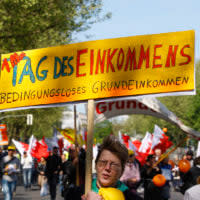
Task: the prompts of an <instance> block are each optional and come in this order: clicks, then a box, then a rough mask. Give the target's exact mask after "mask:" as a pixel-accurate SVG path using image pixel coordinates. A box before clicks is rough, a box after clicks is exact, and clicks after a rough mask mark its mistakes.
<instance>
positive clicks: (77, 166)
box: [74, 105, 80, 186]
mask: <svg viewBox="0 0 200 200" xmlns="http://www.w3.org/2000/svg"><path fill="white" fill-rule="evenodd" d="M74 143H75V151H76V153H75V154H76V158H78V140H77V128H76V105H74ZM76 185H77V186H79V185H80V182H79V160H78V159H77V163H76Z"/></svg>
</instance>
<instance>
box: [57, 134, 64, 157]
mask: <svg viewBox="0 0 200 200" xmlns="http://www.w3.org/2000/svg"><path fill="white" fill-rule="evenodd" d="M58 146H59V151H60V155H62V153H63V148H64V142H63V138H60V139H59V140H58Z"/></svg>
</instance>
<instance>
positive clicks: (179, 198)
mask: <svg viewBox="0 0 200 200" xmlns="http://www.w3.org/2000/svg"><path fill="white" fill-rule="evenodd" d="M38 199H41V200H50V196H49V195H48V196H46V197H40V190H39V187H38V186H36V185H35V186H33V187H32V188H31V190H30V191H25V190H24V187H23V186H17V190H16V195H15V196H14V198H13V200H38ZM0 200H3V194H2V192H0ZM56 200H63V198H62V197H61V195H60V193H59V188H58V187H57V197H56ZM170 200H183V195H182V194H181V193H180V192H174V191H173V189H172V190H171V198H170Z"/></svg>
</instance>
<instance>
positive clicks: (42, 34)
mask: <svg viewBox="0 0 200 200" xmlns="http://www.w3.org/2000/svg"><path fill="white" fill-rule="evenodd" d="M101 11H102V0H1V1H0V53H8V52H15V51H22V50H27V49H35V48H42V47H49V46H58V45H61V44H67V43H69V42H71V39H72V34H73V33H75V32H79V31H84V30H87V29H88V28H90V26H91V25H92V24H93V23H95V22H98V21H101V20H104V19H106V18H109V16H110V14H109V13H108V14H105V15H104V16H102V15H101ZM1 87H6V86H1ZM63 109H64V108H45V109H44V108H43V109H42V108H41V109H29V110H21V111H15V112H5V113H1V114H0V118H2V117H5V116H7V115H13V116H16V115H17V117H10V118H6V119H4V120H2V121H1V122H3V123H6V124H7V125H8V133H9V136H10V139H11V137H15V138H17V139H27V138H28V137H29V136H30V135H31V134H34V135H36V136H37V137H39V138H41V137H42V136H43V135H45V136H50V135H51V134H52V126H55V125H57V126H58V125H59V123H60V119H61V117H62V111H63ZM27 113H32V114H33V117H34V122H33V125H32V126H27V125H26V117H23V116H22V117H18V115H26V114H27Z"/></svg>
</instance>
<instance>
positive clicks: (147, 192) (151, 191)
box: [141, 155, 162, 200]
mask: <svg viewBox="0 0 200 200" xmlns="http://www.w3.org/2000/svg"><path fill="white" fill-rule="evenodd" d="M155 162H156V157H155V155H149V156H148V157H147V160H146V163H145V164H144V166H143V168H142V170H141V178H142V180H143V184H144V200H161V199H162V198H161V190H160V188H158V187H156V186H155V185H154V184H153V183H152V178H153V177H154V176H155V175H157V174H161V170H160V168H159V167H157V166H154V164H155Z"/></svg>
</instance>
